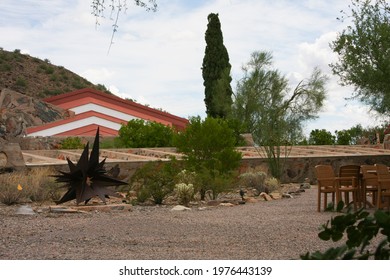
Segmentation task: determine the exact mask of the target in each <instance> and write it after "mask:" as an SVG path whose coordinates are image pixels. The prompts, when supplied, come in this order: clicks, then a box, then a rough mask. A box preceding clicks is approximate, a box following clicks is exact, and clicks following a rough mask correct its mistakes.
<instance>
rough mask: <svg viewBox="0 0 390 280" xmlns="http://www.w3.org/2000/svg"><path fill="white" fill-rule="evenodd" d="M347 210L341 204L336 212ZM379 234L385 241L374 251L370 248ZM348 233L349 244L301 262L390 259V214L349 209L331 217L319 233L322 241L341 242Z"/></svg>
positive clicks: (312, 254) (308, 256) (330, 249)
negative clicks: (310, 260)
mask: <svg viewBox="0 0 390 280" xmlns="http://www.w3.org/2000/svg"><path fill="white" fill-rule="evenodd" d="M343 208H344V203H343V202H342V201H341V202H340V203H339V204H338V205H337V211H341V209H343ZM378 233H380V234H381V235H383V237H384V239H383V240H382V241H381V242H380V243H379V244H378V245H377V247H376V249H375V250H372V249H370V248H369V245H370V244H371V242H372V239H373V238H374V237H376V236H377V235H378ZM344 234H346V237H347V239H346V242H345V244H342V245H341V246H338V247H331V248H329V249H328V250H326V251H325V252H320V251H317V252H314V253H309V252H308V253H306V254H305V255H301V259H306V260H308V259H312V260H320V259H372V258H373V259H380V260H389V259H390V212H384V211H382V210H376V211H375V213H374V214H370V213H369V212H367V211H366V210H365V209H363V208H362V209H360V210H358V211H356V212H353V211H352V210H349V211H348V212H347V213H345V214H341V215H339V216H336V217H334V218H332V219H331V220H330V221H328V222H327V223H326V224H325V225H322V231H321V232H320V233H319V234H318V237H319V238H320V239H321V240H325V241H328V240H332V241H333V242H337V241H340V240H341V239H342V238H343V237H344Z"/></svg>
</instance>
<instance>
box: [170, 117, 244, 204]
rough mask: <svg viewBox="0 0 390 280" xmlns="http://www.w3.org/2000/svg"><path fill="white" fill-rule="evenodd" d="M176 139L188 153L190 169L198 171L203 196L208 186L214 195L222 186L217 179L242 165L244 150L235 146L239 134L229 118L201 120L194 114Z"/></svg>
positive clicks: (177, 144)
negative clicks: (227, 119) (236, 136)
mask: <svg viewBox="0 0 390 280" xmlns="http://www.w3.org/2000/svg"><path fill="white" fill-rule="evenodd" d="M174 143H175V145H176V147H177V149H178V151H179V152H181V153H183V154H184V155H185V157H184V162H185V164H186V167H187V169H188V170H191V171H195V172H196V174H197V177H198V180H199V184H196V185H195V188H196V189H197V190H198V191H199V193H200V196H201V200H204V199H205V194H206V191H207V190H209V189H214V191H213V193H214V194H213V196H215V195H217V194H218V193H219V188H220V187H222V185H219V183H217V182H219V180H220V179H221V178H222V177H225V178H227V177H229V176H230V173H231V172H232V171H233V170H235V169H237V168H238V167H239V164H240V160H241V153H239V152H237V151H236V150H235V146H234V145H235V143H236V138H235V136H234V132H233V130H231V129H230V128H229V125H228V122H227V121H226V120H223V119H214V118H210V117H208V118H206V119H205V120H204V121H202V119H201V118H200V117H193V118H191V119H190V124H189V125H188V126H187V127H186V129H185V131H183V132H181V133H178V134H177V135H176V136H175V138H174ZM214 176H219V178H216V177H214Z"/></svg>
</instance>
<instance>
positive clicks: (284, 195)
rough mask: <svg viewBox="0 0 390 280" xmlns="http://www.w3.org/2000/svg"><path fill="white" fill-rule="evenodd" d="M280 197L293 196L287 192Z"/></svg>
mask: <svg viewBox="0 0 390 280" xmlns="http://www.w3.org/2000/svg"><path fill="white" fill-rule="evenodd" d="M282 198H294V197H293V196H292V195H291V194H289V193H284V194H282Z"/></svg>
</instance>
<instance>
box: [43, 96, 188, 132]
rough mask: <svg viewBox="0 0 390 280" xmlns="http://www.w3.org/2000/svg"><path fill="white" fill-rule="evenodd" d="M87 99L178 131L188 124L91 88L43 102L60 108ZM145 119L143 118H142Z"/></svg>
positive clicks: (184, 120) (167, 114) (170, 115)
mask: <svg viewBox="0 0 390 280" xmlns="http://www.w3.org/2000/svg"><path fill="white" fill-rule="evenodd" d="M85 97H89V98H93V99H99V100H100V101H102V102H106V103H108V104H110V105H111V106H110V107H113V106H119V107H122V108H123V107H128V108H130V110H132V111H134V112H137V114H140V115H141V116H149V118H147V119H148V120H156V121H158V122H162V121H164V122H167V123H172V125H173V126H175V127H177V128H179V129H184V128H185V127H186V125H187V124H188V120H187V119H184V118H181V117H178V116H175V115H172V114H169V113H166V112H163V111H160V110H157V109H153V108H150V107H147V106H144V105H141V104H138V103H135V102H132V101H130V100H125V99H122V98H120V97H117V96H115V95H112V94H107V93H103V92H100V91H98V90H95V89H91V88H86V89H80V90H77V91H73V92H69V93H64V94H60V95H56V96H52V97H49V98H46V99H44V101H46V102H48V103H51V104H54V105H57V106H61V104H64V103H65V104H66V103H68V102H72V101H76V102H77V101H79V102H80V101H81V100H82V99H83V98H85ZM142 118H145V117H142Z"/></svg>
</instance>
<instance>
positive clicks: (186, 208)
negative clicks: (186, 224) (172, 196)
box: [171, 205, 191, 211]
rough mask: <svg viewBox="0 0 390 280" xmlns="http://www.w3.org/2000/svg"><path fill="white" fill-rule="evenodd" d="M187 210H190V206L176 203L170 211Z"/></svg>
mask: <svg viewBox="0 0 390 280" xmlns="http://www.w3.org/2000/svg"><path fill="white" fill-rule="evenodd" d="M187 210H191V208H188V207H185V206H183V205H176V206H175V207H173V208H172V209H171V211H187Z"/></svg>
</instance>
